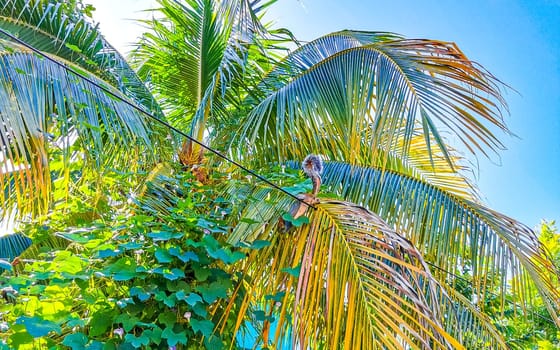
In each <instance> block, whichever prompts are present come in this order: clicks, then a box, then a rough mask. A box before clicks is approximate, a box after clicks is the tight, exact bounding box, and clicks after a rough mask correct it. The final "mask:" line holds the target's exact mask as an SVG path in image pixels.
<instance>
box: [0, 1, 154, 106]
mask: <svg viewBox="0 0 560 350" xmlns="http://www.w3.org/2000/svg"><path fill="white" fill-rule="evenodd" d="M0 28H2V29H4V30H6V31H8V32H10V33H11V34H13V35H15V36H17V37H18V38H19V39H20V40H22V41H24V42H26V43H28V44H30V45H32V46H33V47H35V48H36V49H38V50H40V51H43V52H46V53H49V54H51V55H54V56H57V57H59V58H61V59H63V60H65V61H69V62H72V63H74V64H76V65H78V66H79V67H81V68H83V69H85V70H87V71H89V72H91V73H93V74H94V75H96V76H98V77H100V78H101V79H103V80H105V81H106V82H108V83H109V84H111V85H113V86H114V87H116V88H117V89H119V90H120V91H121V92H123V93H125V94H126V95H128V96H131V97H132V98H133V99H134V100H135V101H136V103H137V104H139V105H142V106H143V107H144V108H145V109H146V110H148V111H151V112H153V113H157V114H161V111H160V109H159V106H158V105H157V103H156V102H155V100H154V98H153V97H152V95H151V94H150V93H149V92H148V90H147V89H146V87H145V86H144V84H143V83H142V81H141V80H140V79H139V78H138V77H137V75H136V74H135V73H134V71H133V70H132V69H131V68H130V66H129V65H128V63H127V62H126V61H125V59H124V58H123V57H122V56H121V54H120V53H119V52H118V51H117V50H116V49H115V48H114V47H112V46H111V45H110V44H109V43H108V42H107V41H106V40H105V39H104V38H103V36H102V35H101V34H100V32H99V29H98V26H97V25H93V24H91V23H90V22H89V21H88V20H87V19H85V18H84V17H83V16H82V15H81V14H79V13H78V12H76V11H71V10H68V9H66V7H65V4H63V3H62V2H59V1H53V0H6V1H3V2H2V4H1V5H0Z"/></svg>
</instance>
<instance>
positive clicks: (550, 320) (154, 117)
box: [0, 28, 555, 324]
mask: <svg viewBox="0 0 560 350" xmlns="http://www.w3.org/2000/svg"><path fill="white" fill-rule="evenodd" d="M0 33H1V34H3V35H5V36H7V37H8V38H10V39H11V40H13V41H15V42H17V43H18V44H20V45H22V46H24V47H26V48H28V49H29V50H31V51H33V52H34V53H36V54H38V55H40V56H41V57H44V58H46V59H47V60H49V61H50V62H52V63H54V64H56V65H58V66H60V67H62V68H63V69H65V70H66V71H68V72H71V73H72V74H75V75H76V76H78V77H80V78H81V79H83V80H85V81H87V82H88V83H90V84H92V85H94V86H95V87H97V88H99V89H101V90H103V91H104V92H106V93H108V94H109V95H111V96H113V97H114V98H117V99H118V100H120V101H122V102H124V103H125V104H127V105H128V106H129V107H132V108H133V109H135V110H136V111H138V112H140V113H142V114H144V115H145V116H147V117H149V118H150V119H152V120H154V121H156V122H157V123H159V124H161V125H163V126H165V127H167V128H168V129H170V130H172V131H174V132H176V133H178V134H179V135H181V136H183V137H185V138H187V139H188V140H190V141H191V142H194V143H196V144H197V145H199V146H201V147H202V148H204V149H206V150H208V151H210V152H212V153H213V154H215V155H217V156H218V157H220V158H222V159H224V160H225V161H227V162H229V163H231V164H233V165H235V166H236V167H238V168H240V169H242V170H244V171H245V172H247V173H248V174H250V175H252V176H254V177H255V178H257V179H259V180H261V181H263V182H264V183H266V184H267V185H269V186H271V187H272V188H274V189H276V190H278V191H281V192H283V193H284V194H286V195H288V196H290V197H292V198H294V199H295V200H297V201H299V202H301V203H303V204H305V205H307V206H308V207H311V208H313V209H316V207H315V206H313V205H311V204H309V203H307V202H305V201H304V200H302V199H301V198H299V197H297V196H296V195H294V194H292V193H290V192H288V191H287V190H285V189H283V188H282V187H280V186H278V185H276V184H275V183H273V182H271V181H270V180H268V179H267V178H265V177H264V176H262V175H260V174H258V173H256V172H255V171H253V170H251V169H249V168H247V167H245V166H244V165H242V164H240V163H238V162H237V161H235V160H233V159H231V158H229V157H228V156H226V155H224V154H223V153H221V152H219V151H217V150H215V149H214V148H212V147H210V146H208V145H206V144H204V143H203V142H201V141H198V140H197V139H195V138H193V137H192V136H190V135H188V134H187V133H185V132H183V131H181V130H179V129H178V128H176V127H174V126H173V125H171V124H169V123H168V122H166V121H164V120H162V119H161V118H158V117H156V116H155V115H153V114H152V113H149V112H147V111H145V110H144V109H142V108H140V107H139V106H138V105H136V104H134V103H132V102H130V101H128V100H126V99H125V98H123V97H122V96H120V95H118V94H116V93H114V92H113V91H111V90H109V89H108V88H106V87H104V86H102V85H100V84H98V83H97V82H95V81H94V80H92V79H90V78H89V77H87V76H85V75H83V74H81V73H80V72H78V71H76V70H74V69H72V68H71V67H69V66H67V65H66V64H64V63H62V62H59V61H57V60H55V59H53V58H52V57H50V56H49V55H47V54H45V53H43V52H42V51H40V50H38V49H36V48H35V47H33V46H31V45H29V44H28V43H26V42H24V41H23V40H21V39H19V38H17V37H16V36H14V35H13V34H11V33H9V32H7V31H6V30H4V29H2V28H0ZM427 264H429V265H430V266H432V267H434V268H436V269H438V270H440V271H442V272H444V273H446V274H449V275H451V276H453V277H455V278H458V279H461V280H464V281H467V282H468V280H467V279H465V278H462V277H460V276H457V275H456V274H454V273H452V272H450V271H447V270H444V269H442V268H440V267H439V266H436V265H434V264H432V263H429V262H427ZM488 293H489V294H493V295H495V296H498V297H499V295H497V294H495V293H492V292H488ZM506 301H507V302H509V303H511V304H512V305H514V306H516V307H522V306H521V305H519V304H517V303H515V302H513V301H510V300H506ZM532 313H533V314H534V315H536V316H538V317H539V318H541V319H543V320H545V321H547V322H550V323H552V324H555V322H554V321H553V320H552V319H550V318H547V317H545V316H542V315H540V314H538V313H535V312H532Z"/></svg>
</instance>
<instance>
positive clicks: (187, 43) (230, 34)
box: [132, 0, 270, 140]
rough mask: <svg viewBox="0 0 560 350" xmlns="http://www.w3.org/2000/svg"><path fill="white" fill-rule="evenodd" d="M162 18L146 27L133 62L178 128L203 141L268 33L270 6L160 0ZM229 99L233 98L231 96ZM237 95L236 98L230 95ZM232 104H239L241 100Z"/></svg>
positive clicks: (244, 0)
mask: <svg viewBox="0 0 560 350" xmlns="http://www.w3.org/2000/svg"><path fill="white" fill-rule="evenodd" d="M159 4H160V5H161V6H160V8H159V9H157V11H158V12H159V13H160V14H161V16H159V17H158V18H155V19H153V20H150V21H145V22H144V23H145V24H146V25H147V26H148V28H149V29H150V31H149V32H147V33H145V34H144V35H143V38H142V41H141V43H140V45H139V46H138V49H137V50H135V51H134V52H133V56H132V57H133V60H134V61H135V64H136V65H137V66H138V67H139V74H140V76H141V77H143V79H144V80H145V81H148V82H149V83H150V86H151V88H152V89H153V91H154V94H155V95H156V96H157V97H158V99H159V101H160V103H161V105H162V107H163V108H164V109H166V110H167V109H169V118H170V120H171V121H172V122H173V123H174V125H175V126H177V127H179V128H181V129H183V130H189V129H190V130H191V132H192V133H193V135H194V136H195V137H196V138H197V139H198V140H201V139H202V136H203V134H204V130H205V128H206V127H208V125H207V123H208V121H209V120H211V119H212V118H215V117H217V116H219V115H220V114H221V113H220V110H223V109H224V108H225V102H223V101H222V100H223V99H225V98H227V97H228V96H226V95H227V94H228V91H227V89H228V88H229V87H230V84H231V83H232V81H234V80H235V79H236V78H237V77H238V76H240V75H241V74H242V73H243V69H244V66H245V64H246V56H247V55H248V50H249V48H250V46H251V45H252V44H254V42H255V40H256V36H257V35H262V32H263V31H264V28H263V26H262V24H261V23H260V20H259V16H260V12H262V11H263V10H264V9H265V8H267V7H268V6H269V5H270V4H269V3H267V4H260V3H259V2H258V1H257V2H254V1H248V0H224V1H210V0H188V1H185V2H178V1H174V0H160V1H159ZM230 94H231V93H230ZM232 95H234V94H232ZM232 99H233V100H235V99H239V98H238V97H237V96H235V97H232Z"/></svg>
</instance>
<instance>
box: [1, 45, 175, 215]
mask: <svg viewBox="0 0 560 350" xmlns="http://www.w3.org/2000/svg"><path fill="white" fill-rule="evenodd" d="M54 59H55V60H56V59H58V60H60V58H56V57H54ZM65 63H66V64H67V65H68V66H70V67H71V68H73V69H75V70H77V71H79V72H80V73H81V74H84V75H86V76H87V77H88V78H89V79H91V80H93V81H95V82H96V83H97V84H99V85H100V86H103V87H104V88H105V89H108V90H109V91H112V92H113V93H114V94H116V95H117V96H121V97H122V98H123V99H125V100H126V99H127V97H126V96H124V95H123V94H122V93H121V92H120V91H119V90H117V89H116V88H114V87H112V86H111V85H109V84H107V83H106V82H104V81H102V80H100V79H99V78H97V77H96V76H94V75H91V74H88V73H87V72H85V71H83V70H81V69H80V68H79V67H77V66H75V65H72V64H71V63H69V62H65ZM0 106H1V108H0V121H1V132H0V140H1V144H0V145H1V153H0V154H1V157H0V160H1V161H2V163H1V168H0V169H1V171H0V186H1V187H2V191H1V192H0V201H1V202H2V207H1V209H2V216H7V215H8V214H9V213H10V211H12V210H13V209H14V208H15V206H16V205H17V208H18V212H19V213H20V215H24V214H26V213H34V214H37V213H41V212H43V213H44V212H45V211H46V210H47V209H48V207H49V203H50V200H51V198H52V193H51V186H52V180H54V179H56V178H60V179H62V178H64V179H66V180H64V181H62V182H64V183H66V186H69V185H68V180H69V179H70V174H69V173H68V162H69V161H70V160H71V159H73V160H74V161H83V162H84V164H85V167H86V168H87V167H88V166H91V165H93V166H94V167H95V168H96V169H97V170H96V171H97V172H99V171H102V170H103V169H104V168H105V167H108V166H118V165H119V164H120V165H124V164H126V165H127V166H128V167H131V168H137V169H141V168H142V167H149V164H150V162H153V161H155V160H156V159H157V158H158V157H165V156H166V153H165V147H163V144H161V143H160V144H159V145H161V146H162V147H161V151H162V152H161V153H159V154H158V155H152V154H151V153H150V152H149V151H148V150H150V149H151V148H152V147H155V145H156V144H158V142H159V141H161V140H162V139H163V135H161V134H160V133H158V132H152V131H153V128H152V127H151V126H150V125H149V124H148V123H147V122H146V120H145V117H144V116H143V115H142V114H140V113H139V112H138V111H137V110H136V109H134V108H133V107H131V106H130V105H129V104H127V103H125V102H122V101H120V100H118V99H116V98H114V97H112V96H110V95H109V94H107V93H106V92H105V91H104V90H102V89H100V88H98V87H96V86H93V85H92V84H90V83H88V82H87V81H85V80H83V79H81V78H80V77H78V76H76V75H75V74H73V73H70V72H69V71H67V70H66V69H64V68H63V67H61V66H60V65H57V64H55V63H53V62H51V61H50V60H47V59H41V58H39V57H37V55H35V54H33V53H32V52H30V51H29V50H27V49H26V48H24V47H21V46H20V45H17V44H14V43H11V42H7V41H2V42H0ZM55 154H58V155H60V156H61V157H62V162H63V163H64V166H58V167H57V169H56V170H55V169H51V168H50V161H51V156H53V155H55ZM73 176H74V177H75V176H76V174H73ZM74 179H75V178H74Z"/></svg>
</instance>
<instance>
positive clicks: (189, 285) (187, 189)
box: [0, 174, 266, 349]
mask: <svg viewBox="0 0 560 350" xmlns="http://www.w3.org/2000/svg"><path fill="white" fill-rule="evenodd" d="M113 180H114V181H116V182H117V183H119V184H120V185H121V186H123V187H125V186H126V185H127V184H126V183H125V182H124V181H121V180H122V179H121V180H119V179H118V176H115V178H113ZM160 180H161V179H160ZM169 181H172V182H171V183H172V185H169V184H170V182H169ZM154 182H157V181H154ZM164 182H165V184H166V187H165V186H162V185H161V184H162V183H161V182H160V183H159V184H148V185H147V188H148V189H147V190H146V192H145V194H144V196H143V197H141V198H138V199H137V200H135V202H136V206H135V207H134V209H133V210H134V211H132V210H131V209H127V210H122V208H121V209H119V210H115V209H113V210H104V211H98V212H97V213H96V215H93V216H89V217H83V216H81V215H80V213H81V210H82V209H83V207H84V206H83V204H84V203H82V202H81V201H79V200H78V199H75V200H74V201H70V203H73V204H71V205H68V206H66V207H65V208H64V209H65V211H66V216H63V215H60V212H57V214H54V213H53V214H51V215H50V216H48V217H47V218H46V219H45V218H43V220H42V223H41V224H38V223H30V224H29V225H28V226H27V228H26V229H25V233H26V234H28V235H30V236H32V238H34V239H35V240H36V241H37V242H40V243H39V245H41V243H42V244H43V248H42V249H38V250H37V251H35V252H34V254H36V256H35V257H34V258H33V259H24V261H25V263H24V264H22V265H23V267H18V268H16V269H14V271H6V272H5V273H4V275H3V276H2V277H1V278H0V283H1V284H2V286H3V287H5V288H7V286H9V287H10V288H13V290H14V292H13V294H14V295H15V296H14V297H13V298H10V299H7V298H6V300H5V301H4V302H2V303H0V317H2V325H3V328H2V331H1V332H2V333H0V336H1V337H2V339H3V342H4V345H6V346H8V347H9V348H26V347H27V348H33V347H36V346H37V344H40V346H44V347H45V348H50V347H55V346H60V345H64V346H67V347H69V348H71V349H85V348H87V349H90V348H91V349H101V348H103V349H116V348H118V349H128V348H147V349H159V348H164V349H167V348H169V347H179V346H180V347H182V348H189V349H191V348H193V349H197V348H211V349H220V348H223V347H224V346H225V345H226V344H230V343H232V342H233V339H234V335H233V333H232V332H228V331H227V329H225V331H223V332H222V333H221V334H219V335H218V334H217V333H215V332H214V329H215V327H216V325H217V324H218V321H219V319H220V317H221V316H222V312H221V311H220V310H221V309H220V308H222V306H221V303H220V302H219V301H220V300H222V299H225V298H228V296H230V295H231V291H232V286H233V285H234V284H236V283H237V282H238V279H239V276H238V275H235V274H232V273H231V272H230V266H231V265H232V264H234V263H236V262H239V261H241V260H243V259H244V258H245V252H244V251H242V250H241V248H236V247H232V246H229V245H227V244H226V243H224V242H223V233H224V232H227V231H228V230H229V227H228V226H227V224H226V217H227V215H228V214H229V212H230V209H229V208H228V204H227V203H226V202H225V201H223V200H221V199H220V198H219V197H218V196H217V194H216V190H215V187H212V186H202V185H201V184H200V183H198V182H197V181H195V180H194V179H193V178H192V176H191V175H189V174H180V175H177V176H174V177H173V178H165V181H164ZM125 188H126V187H125ZM213 188H214V189H213ZM157 189H159V190H162V191H163V190H164V189H166V191H167V195H168V196H170V198H171V197H173V202H174V205H172V206H169V207H167V208H166V209H165V210H164V211H163V212H159V213H158V214H157V215H156V214H155V213H154V210H155V209H154V208H152V207H151V206H150V198H152V197H151V196H152V195H153V194H154V191H156V190H157ZM122 207H123V208H126V206H122ZM207 208H215V210H214V211H212V212H210V213H208V212H206V211H207ZM90 209H91V208H90ZM74 216H78V217H80V218H81V219H80V220H78V221H76V220H73V219H69V218H72V217H74ZM69 223H74V224H75V226H70V225H68V224H69ZM61 228H64V230H63V231H60V229H61ZM53 236H55V237H58V239H60V240H61V242H60V246H59V247H53V246H45V243H46V242H48V240H47V239H46V238H45V239H42V238H41V237H53ZM265 245H266V244H264V243H263V242H257V244H256V245H255V246H254V247H251V248H252V249H257V248H258V247H262V246H265ZM244 249H248V248H244ZM28 255H29V254H28ZM232 317H233V316H232Z"/></svg>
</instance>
